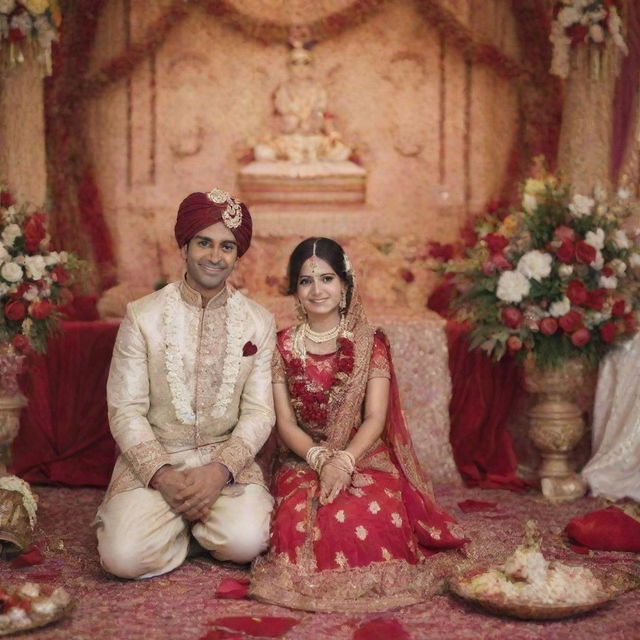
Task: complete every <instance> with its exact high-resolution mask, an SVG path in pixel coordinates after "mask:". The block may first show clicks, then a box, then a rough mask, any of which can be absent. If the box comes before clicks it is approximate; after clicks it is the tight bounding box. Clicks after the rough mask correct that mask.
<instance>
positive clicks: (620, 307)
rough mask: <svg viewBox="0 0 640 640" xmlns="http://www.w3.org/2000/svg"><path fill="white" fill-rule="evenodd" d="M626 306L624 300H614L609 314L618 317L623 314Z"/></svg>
mask: <svg viewBox="0 0 640 640" xmlns="http://www.w3.org/2000/svg"><path fill="white" fill-rule="evenodd" d="M626 307H627V303H626V302H625V301H624V300H616V301H615V302H614V303H613V307H611V314H612V315H614V316H616V317H618V318H619V317H621V316H623V315H624V311H625V309H626Z"/></svg>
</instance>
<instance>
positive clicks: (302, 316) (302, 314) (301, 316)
mask: <svg viewBox="0 0 640 640" xmlns="http://www.w3.org/2000/svg"><path fill="white" fill-rule="evenodd" d="M295 301H296V314H297V316H298V320H299V321H300V322H304V321H305V320H306V319H307V311H306V309H305V308H304V307H303V306H302V302H300V298H295Z"/></svg>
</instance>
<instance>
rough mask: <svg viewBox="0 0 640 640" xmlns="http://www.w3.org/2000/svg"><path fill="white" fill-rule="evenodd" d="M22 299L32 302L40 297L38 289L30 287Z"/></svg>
mask: <svg viewBox="0 0 640 640" xmlns="http://www.w3.org/2000/svg"><path fill="white" fill-rule="evenodd" d="M22 297H23V298H24V299H25V300H28V301H29V302H32V301H33V300H35V299H36V298H37V297H38V287H29V288H28V289H27V290H26V291H25V292H24V293H23V294H22Z"/></svg>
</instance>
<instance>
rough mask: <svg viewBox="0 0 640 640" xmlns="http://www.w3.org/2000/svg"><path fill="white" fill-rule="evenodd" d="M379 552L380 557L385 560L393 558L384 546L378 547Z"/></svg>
mask: <svg viewBox="0 0 640 640" xmlns="http://www.w3.org/2000/svg"><path fill="white" fill-rule="evenodd" d="M380 552H381V553H382V559H383V560H385V561H386V562H389V560H392V559H393V556H392V555H391V554H390V553H389V549H387V548H386V547H380Z"/></svg>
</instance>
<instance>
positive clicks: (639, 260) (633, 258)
mask: <svg viewBox="0 0 640 640" xmlns="http://www.w3.org/2000/svg"><path fill="white" fill-rule="evenodd" d="M629 265H630V266H632V267H633V268H634V269H635V268H636V267H640V253H632V254H631V255H630V256H629Z"/></svg>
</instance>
